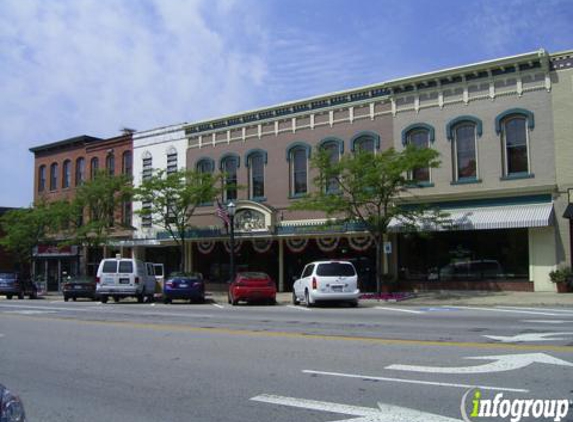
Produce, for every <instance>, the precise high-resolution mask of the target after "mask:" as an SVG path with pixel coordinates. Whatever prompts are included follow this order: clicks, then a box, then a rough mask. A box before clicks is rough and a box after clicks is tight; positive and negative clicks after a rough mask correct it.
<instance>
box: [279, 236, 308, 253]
mask: <svg viewBox="0 0 573 422" xmlns="http://www.w3.org/2000/svg"><path fill="white" fill-rule="evenodd" d="M285 243H286V245H287V248H289V250H290V251H291V252H295V253H298V252H302V251H304V250H305V249H306V246H307V245H308V239H304V238H298V239H286V240H285Z"/></svg>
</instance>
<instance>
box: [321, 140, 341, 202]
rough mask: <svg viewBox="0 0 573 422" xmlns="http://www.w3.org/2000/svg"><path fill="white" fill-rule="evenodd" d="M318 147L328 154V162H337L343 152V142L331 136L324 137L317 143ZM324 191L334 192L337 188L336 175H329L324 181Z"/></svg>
mask: <svg viewBox="0 0 573 422" xmlns="http://www.w3.org/2000/svg"><path fill="white" fill-rule="evenodd" d="M319 148H320V149H321V150H322V151H325V152H326V153H327V154H328V157H329V160H330V164H337V163H338V162H339V161H340V156H341V155H342V153H343V152H344V142H343V141H341V140H339V139H335V138H331V139H325V140H323V141H322V142H321V143H320V144H319ZM324 188H325V191H326V193H336V192H338V190H339V186H338V179H337V178H336V176H331V177H329V178H328V180H326V181H325V187H324Z"/></svg>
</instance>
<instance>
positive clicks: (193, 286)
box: [163, 274, 205, 303]
mask: <svg viewBox="0 0 573 422" xmlns="http://www.w3.org/2000/svg"><path fill="white" fill-rule="evenodd" d="M174 299H182V300H188V301H190V302H191V303H193V302H196V303H203V302H205V282H204V281H203V276H202V275H201V274H171V276H170V277H169V278H168V279H167V280H166V281H165V284H164V285H163V303H171V302H172V301H173V300H174Z"/></svg>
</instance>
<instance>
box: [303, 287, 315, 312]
mask: <svg viewBox="0 0 573 422" xmlns="http://www.w3.org/2000/svg"><path fill="white" fill-rule="evenodd" d="M304 301H305V304H306V307H307V308H312V306H313V305H314V304H313V303H310V294H309V293H308V290H305V291H304Z"/></svg>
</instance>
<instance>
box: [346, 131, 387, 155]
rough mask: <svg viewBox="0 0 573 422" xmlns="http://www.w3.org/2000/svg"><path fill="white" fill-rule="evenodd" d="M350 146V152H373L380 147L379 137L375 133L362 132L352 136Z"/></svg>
mask: <svg viewBox="0 0 573 422" xmlns="http://www.w3.org/2000/svg"><path fill="white" fill-rule="evenodd" d="M350 146H351V150H352V152H355V151H366V152H372V153H375V152H376V150H378V149H380V137H379V136H378V135H377V134H375V133H371V132H362V133H359V134H358V135H356V136H355V137H354V138H352V140H351V141H350Z"/></svg>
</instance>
